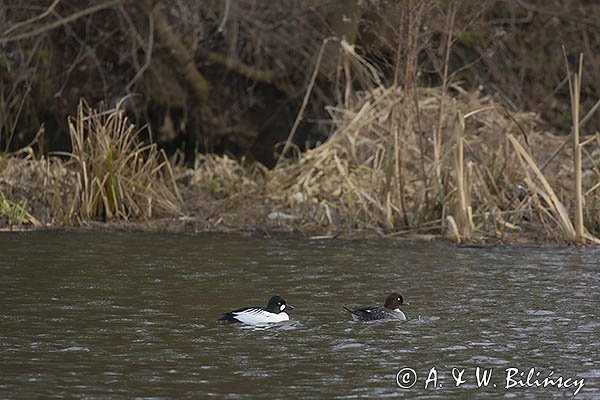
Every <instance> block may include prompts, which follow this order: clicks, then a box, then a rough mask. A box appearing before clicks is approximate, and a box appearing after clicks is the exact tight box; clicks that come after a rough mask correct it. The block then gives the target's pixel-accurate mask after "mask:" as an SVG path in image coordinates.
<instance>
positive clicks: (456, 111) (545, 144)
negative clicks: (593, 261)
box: [267, 84, 600, 242]
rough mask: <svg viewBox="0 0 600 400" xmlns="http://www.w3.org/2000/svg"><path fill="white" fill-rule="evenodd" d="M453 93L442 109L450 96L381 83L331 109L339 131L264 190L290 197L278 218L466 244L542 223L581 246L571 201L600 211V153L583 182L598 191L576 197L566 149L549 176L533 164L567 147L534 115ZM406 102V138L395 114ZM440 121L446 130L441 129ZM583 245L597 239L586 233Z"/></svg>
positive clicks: (275, 174)
mask: <svg viewBox="0 0 600 400" xmlns="http://www.w3.org/2000/svg"><path fill="white" fill-rule="evenodd" d="M449 89H450V90H451V91H453V92H454V95H453V96H452V98H451V99H450V100H449V101H447V103H446V104H444V98H445V97H446V94H445V90H444V88H438V89H424V88H420V89H417V90H416V91H415V92H414V93H415V94H414V98H413V99H412V100H411V101H405V99H404V96H406V91H404V90H402V88H394V87H390V88H384V87H381V86H380V85H376V84H374V85H373V88H371V89H367V90H365V91H363V92H357V93H356V94H355V96H354V97H353V98H352V100H351V102H349V103H348V104H344V105H343V106H342V105H340V106H338V107H331V108H330V109H329V110H330V113H331V118H332V120H333V121H334V123H335V126H336V129H335V131H334V133H333V134H332V136H331V138H330V139H329V141H328V142H326V143H325V144H324V145H322V146H320V147H318V148H316V149H313V150H309V151H308V152H306V153H305V154H303V155H302V157H301V158H300V159H299V160H297V161H291V160H288V162H287V163H285V164H281V165H280V166H279V167H277V168H276V169H275V170H274V171H272V172H271V174H270V176H269V180H268V184H267V193H268V194H270V195H271V196H272V197H273V198H274V199H283V200H282V201H281V202H280V203H279V204H278V205H279V211H285V212H289V213H291V214H293V215H299V216H302V217H303V220H304V222H305V223H310V224H313V225H317V226H321V227H323V228H325V229H328V230H339V229H340V228H341V227H346V228H347V229H349V230H355V229H370V230H374V231H376V232H378V233H380V234H382V235H399V234H404V233H411V232H426V231H433V232H436V233H444V232H446V233H447V234H449V235H450V236H451V237H452V238H453V239H454V240H456V241H459V242H460V241H464V240H468V239H470V238H475V239H478V238H485V237H490V236H491V237H497V238H503V237H504V236H505V234H506V232H507V231H508V232H510V231H516V232H518V231H521V230H523V229H528V228H531V227H536V226H537V227H543V228H544V230H545V232H546V237H551V238H556V239H560V240H566V241H569V242H582V240H581V239H580V236H579V235H577V234H576V231H575V228H574V225H573V223H572V222H571V221H572V219H571V216H572V215H574V210H570V205H571V204H579V203H583V202H586V203H587V204H590V203H592V204H597V202H598V199H597V198H595V197H594V196H592V193H595V190H596V189H597V188H598V187H599V185H597V183H598V182H599V181H600V179H599V178H598V177H599V175H598V172H597V170H598V168H597V166H596V165H597V164H598V162H597V161H598V155H597V154H595V155H592V154H590V153H588V154H589V163H588V166H587V169H584V171H583V176H586V177H587V182H582V180H579V178H578V181H579V182H580V183H581V184H582V185H584V186H586V187H588V188H592V189H593V190H592V189H590V190H588V192H587V195H588V198H587V199H581V200H578V199H576V198H574V197H573V196H572V193H573V190H572V189H571V188H570V187H569V185H570V182H571V181H572V179H573V178H576V177H577V176H579V175H578V174H577V173H576V171H575V168H574V166H573V163H572V160H570V159H569V158H570V157H569V156H568V154H566V152H561V153H560V156H559V157H557V158H556V159H555V160H554V161H553V162H552V163H551V164H550V165H548V166H547V168H546V171H545V172H542V170H541V169H540V168H539V167H538V166H537V162H536V161H535V158H536V157H537V158H538V159H541V160H542V161H543V160H544V159H546V158H548V157H549V156H550V154H551V153H552V152H553V151H554V150H555V149H556V148H558V147H560V143H561V139H560V138H558V137H553V136H551V135H548V134H546V133H544V132H542V131H540V130H538V128H537V126H538V123H539V120H538V118H537V116H536V115H535V114H533V113H509V112H508V111H507V110H506V109H505V108H504V107H502V105H501V104H500V103H499V102H498V101H496V100H495V99H493V98H492V97H490V96H484V95H481V94H480V93H476V92H471V93H469V92H465V91H463V90H462V89H461V88H460V87H459V86H457V85H451V86H450V87H449ZM400 106H402V107H403V110H402V111H401V112H403V113H404V120H405V123H404V129H403V131H402V134H401V135H400V136H399V139H398V135H397V128H396V124H394V123H392V122H393V118H392V116H393V115H394V113H395V112H398V110H397V108H398V107H400ZM440 113H443V114H444V115H442V116H440ZM438 121H447V125H445V126H442V127H441V129H440V130H436V129H434V127H436V126H439V123H438ZM419 127H421V129H420V128H419ZM423 127H425V128H423ZM517 137H519V138H521V137H522V138H523V139H521V140H518V139H517ZM398 140H400V145H399V146H398V145H397V143H396V142H397V141H398ZM521 141H524V142H525V145H523V144H521ZM590 142H591V140H590V139H589V138H588V140H586V141H585V143H587V144H589V143H590ZM423 143H426V144H425V145H424V144H423ZM437 146H439V148H437V149H436V147H437ZM398 148H400V150H401V151H402V165H403V168H402V169H401V170H399V169H398V168H395V163H396V162H397V161H396V160H397V157H398V151H399V150H398ZM596 153H597V151H596ZM533 154H535V155H536V157H534V156H533ZM438 168H439V169H438ZM398 174H402V176H400V177H398V176H397V175H398ZM398 180H401V181H403V182H405V183H406V184H405V185H404V191H403V192H402V193H400V192H399V191H397V190H394V182H396V181H398ZM523 183H524V184H525V186H524V185H523ZM565 204H567V205H565ZM582 210H583V209H582ZM582 213H583V211H582ZM587 215H588V216H589V215H594V213H593V212H589V213H588V214H587ZM590 223H592V221H590ZM593 223H594V224H595V226H597V221H593ZM529 230H530V231H531V229H529ZM534 231H535V229H534ZM557 232H558V234H557ZM585 238H587V239H586V241H595V239H594V238H593V236H592V235H591V234H589V233H588V232H587V231H586V232H585Z"/></svg>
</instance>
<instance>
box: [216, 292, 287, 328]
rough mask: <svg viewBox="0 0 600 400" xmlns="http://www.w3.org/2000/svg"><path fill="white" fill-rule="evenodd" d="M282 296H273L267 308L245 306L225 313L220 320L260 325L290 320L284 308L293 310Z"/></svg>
mask: <svg viewBox="0 0 600 400" xmlns="http://www.w3.org/2000/svg"><path fill="white" fill-rule="evenodd" d="M293 309H294V307H293V306H292V305H291V304H287V303H286V301H285V300H284V299H283V298H282V297H281V296H273V297H271V299H270V300H269V302H268V303H267V307H266V308H262V307H244V308H239V309H237V310H233V311H230V312H228V313H225V314H223V316H222V317H221V318H219V321H228V322H241V323H242V324H250V325H258V324H269V323H272V322H281V321H288V320H289V319H290V316H289V315H288V314H287V313H286V312H285V311H284V310H293Z"/></svg>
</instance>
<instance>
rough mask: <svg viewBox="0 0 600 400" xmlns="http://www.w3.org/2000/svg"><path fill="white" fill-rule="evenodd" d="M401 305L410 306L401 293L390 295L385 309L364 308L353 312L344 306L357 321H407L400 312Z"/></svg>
mask: <svg viewBox="0 0 600 400" xmlns="http://www.w3.org/2000/svg"><path fill="white" fill-rule="evenodd" d="M400 304H408V303H405V302H404V299H403V298H402V296H401V295H400V294H399V293H396V292H394V293H392V294H390V295H389V296H388V297H387V299H386V300H385V304H384V306H383V307H364V308H359V309H357V310H351V309H349V308H348V307H346V306H344V309H345V310H346V311H348V312H349V313H350V314H352V319H353V320H355V321H374V320H377V319H397V320H400V321H406V315H404V313H403V312H402V310H400Z"/></svg>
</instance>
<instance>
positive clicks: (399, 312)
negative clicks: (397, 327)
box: [394, 308, 406, 321]
mask: <svg viewBox="0 0 600 400" xmlns="http://www.w3.org/2000/svg"><path fill="white" fill-rule="evenodd" d="M394 312H395V313H397V314H398V319H400V320H402V321H406V315H404V313H403V312H402V310H401V309H399V308H396V309H395V310H394Z"/></svg>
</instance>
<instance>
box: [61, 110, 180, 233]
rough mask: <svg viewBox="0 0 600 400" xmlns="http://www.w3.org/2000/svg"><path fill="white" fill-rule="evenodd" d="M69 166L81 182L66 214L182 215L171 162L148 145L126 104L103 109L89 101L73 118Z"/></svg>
mask: <svg viewBox="0 0 600 400" xmlns="http://www.w3.org/2000/svg"><path fill="white" fill-rule="evenodd" d="M69 133H70V137H71V143H72V147H73V150H72V153H70V154H69V156H70V162H69V164H68V165H69V167H71V168H73V169H74V171H75V173H76V177H77V183H76V187H75V194H74V197H73V202H72V203H71V205H70V207H69V208H68V209H67V210H66V219H67V220H68V221H71V220H73V219H76V220H77V221H78V222H82V221H87V220H99V219H101V220H111V219H125V220H126V219H130V218H152V217H153V216H154V214H155V213H159V214H161V213H162V214H168V215H177V214H178V213H179V212H180V204H179V203H180V200H179V199H180V196H179V193H178V190H177V186H176V185H175V182H174V178H173V174H172V171H171V166H170V163H169V161H168V159H167V158H166V156H165V154H164V152H163V151H161V150H159V149H158V148H157V146H156V145H155V144H149V145H148V144H144V143H143V142H142V141H141V140H140V138H139V135H138V133H139V132H138V131H137V129H136V127H135V126H134V125H132V124H131V123H130V122H129V121H128V119H127V117H126V116H125V113H124V111H123V110H122V109H121V107H120V104H119V105H117V107H116V108H114V109H111V110H107V111H99V110H95V109H93V108H92V107H90V106H88V105H87V104H86V103H85V102H83V101H82V102H81V103H80V104H79V108H78V111H77V116H76V117H75V118H70V119H69Z"/></svg>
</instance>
